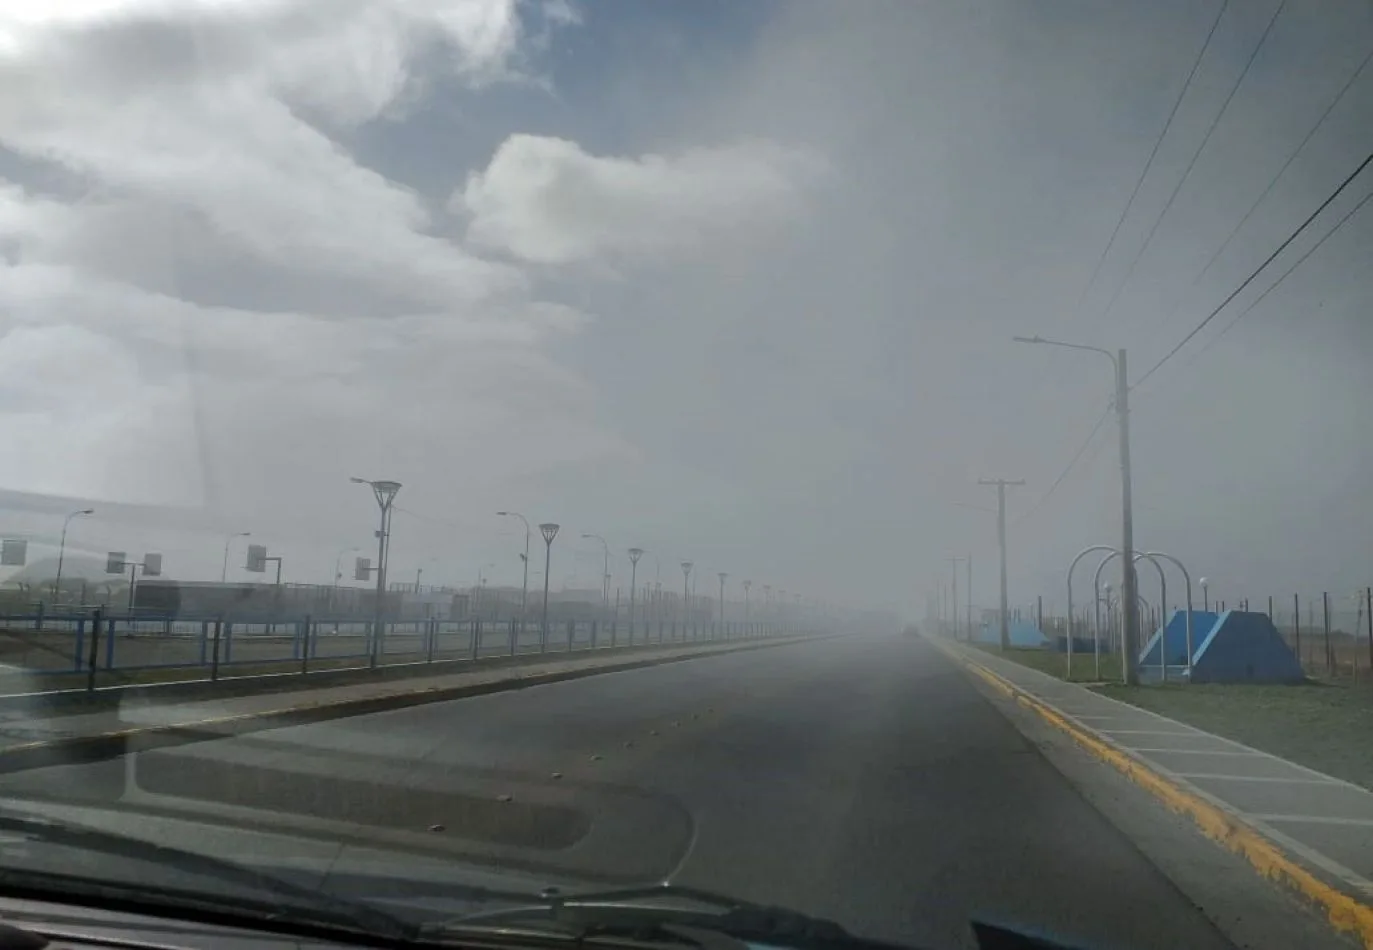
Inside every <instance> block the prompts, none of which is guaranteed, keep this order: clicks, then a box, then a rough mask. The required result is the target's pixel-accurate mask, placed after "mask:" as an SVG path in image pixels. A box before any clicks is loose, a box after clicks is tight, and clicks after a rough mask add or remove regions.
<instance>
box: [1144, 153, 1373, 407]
mask: <svg viewBox="0 0 1373 950" xmlns="http://www.w3.org/2000/svg"><path fill="white" fill-rule="evenodd" d="M1370 163H1373V152H1370V153H1369V155H1368V157H1367V158H1365V159H1364V160H1363V161H1362V162H1360V163H1359V167H1358V168H1356V169H1354V170H1353V171H1352V172H1350V173H1349V177H1347V178H1345V180H1344V181H1342V182H1340V186H1339V187H1338V188H1336V189H1335V190H1334V191H1332V192H1331V193H1330V197H1328V198H1326V199H1325V200H1324V201H1322V202H1321V204H1320V207H1318V208H1317V209H1316V210H1315V211H1313V212H1311V214H1309V215H1308V216H1307V218H1306V220H1305V221H1303V222H1302V223H1301V225H1300V226H1299V227H1298V228H1297V229H1296V230H1295V231H1293V232H1292V233H1291V234H1289V235H1288V236H1287V240H1285V241H1283V242H1282V243H1281V244H1279V245H1278V247H1277V249H1276V250H1275V251H1273V253H1272V254H1269V255H1268V256H1267V257H1266V258H1264V259H1263V263H1261V264H1260V265H1259V266H1258V267H1256V268H1254V271H1253V273H1251V274H1250V275H1249V276H1248V277H1246V278H1244V282H1243V283H1242V284H1240V285H1239V286H1238V287H1236V288H1235V289H1234V290H1232V291H1231V292H1230V294H1229V296H1227V297H1226V298H1225V299H1224V300H1222V301H1221V302H1220V303H1219V304H1217V305H1216V308H1215V309H1214V310H1212V311H1211V312H1210V313H1208V314H1207V315H1206V317H1205V318H1204V319H1203V320H1202V321H1201V322H1200V323H1198V324H1197V325H1196V326H1195V327H1193V328H1192V332H1190V333H1188V334H1187V335H1186V336H1185V337H1183V338H1182V339H1181V340H1179V341H1178V343H1177V345H1176V346H1174V347H1173V348H1172V349H1171V350H1169V351H1168V352H1167V353H1166V354H1165V355H1164V357H1163V359H1161V360H1159V361H1158V362H1157V363H1155V364H1154V365H1153V366H1152V367H1150V369H1149V371H1148V372H1147V373H1145V374H1144V375H1143V376H1141V377H1140V378H1139V380H1138V381H1137V382H1136V383H1135V385H1134V386H1133V387H1131V388H1132V389H1133V388H1138V387H1139V386H1140V385H1141V384H1142V383H1143V382H1144V381H1145V380H1147V379H1148V378H1149V377H1150V376H1152V375H1154V374H1155V373H1157V372H1158V371H1159V368H1160V367H1162V366H1163V364H1164V363H1167V362H1168V361H1169V360H1170V359H1172V358H1173V357H1174V356H1175V355H1177V352H1178V350H1180V349H1182V348H1183V347H1184V346H1186V345H1187V344H1188V343H1190V342H1191V340H1192V338H1193V337H1195V336H1196V335H1197V334H1198V333H1200V332H1201V331H1202V330H1203V329H1204V328H1205V327H1206V325H1207V324H1208V323H1210V322H1211V321H1212V320H1214V319H1215V317H1216V314H1218V313H1220V312H1221V311H1222V310H1224V309H1225V307H1226V305H1227V304H1229V303H1230V301H1232V300H1234V299H1235V298H1236V297H1238V296H1239V295H1240V292H1241V291H1243V290H1244V288H1246V287H1248V286H1249V285H1250V284H1251V283H1253V282H1254V278H1256V277H1258V276H1259V274H1260V273H1262V272H1263V269H1264V268H1266V267H1267V266H1268V265H1269V264H1271V263H1273V261H1274V259H1275V258H1277V256H1278V255H1279V254H1281V253H1282V252H1283V251H1285V250H1286V249H1287V247H1288V245H1290V244H1291V243H1292V242H1293V241H1295V240H1296V239H1297V237H1298V236H1299V235H1300V234H1301V233H1302V232H1303V231H1305V230H1306V229H1307V227H1309V226H1310V224H1311V222H1312V221H1314V220H1316V218H1317V216H1318V215H1320V213H1321V212H1322V211H1324V210H1325V209H1326V208H1328V207H1329V206H1330V203H1331V202H1332V201H1334V200H1335V199H1336V198H1338V197H1339V196H1340V195H1341V194H1342V193H1343V192H1344V190H1345V188H1347V187H1349V184H1350V182H1352V181H1353V180H1354V179H1355V178H1357V177H1359V173H1360V172H1362V171H1363V170H1364V169H1365V168H1367V167H1368V166H1369V164H1370ZM1364 200H1365V201H1367V200H1368V199H1367V198H1365V199H1364ZM1358 207H1362V202H1360V204H1359V206H1358ZM1355 210H1358V208H1357V207H1356V208H1355ZM1347 219H1348V216H1346V217H1345V219H1343V220H1341V222H1340V223H1341V224H1343V223H1344V220H1347ZM1336 227H1337V228H1338V227H1339V225H1336ZM1331 233H1334V231H1333V230H1332V231H1331ZM1326 237H1329V235H1328V234H1327V235H1326ZM1323 240H1324V238H1323V239H1322V241H1323ZM1316 246H1317V247H1319V246H1320V244H1319V243H1318V244H1317V245H1316ZM1308 254H1309V252H1308ZM1304 259H1305V258H1303V260H1304ZM1298 263H1300V261H1298ZM1288 273H1291V271H1290V270H1289V271H1288ZM1283 276H1286V274H1284V275H1283ZM1281 279H1282V278H1279V280H1281ZM1275 286H1276V285H1275Z"/></svg>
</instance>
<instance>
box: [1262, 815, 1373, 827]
mask: <svg viewBox="0 0 1373 950" xmlns="http://www.w3.org/2000/svg"><path fill="white" fill-rule="evenodd" d="M1250 817H1252V818H1255V819H1257V820H1258V821H1279V822H1281V821H1286V822H1298V823H1302V824H1308V825H1350V826H1353V827H1356V828H1373V818H1336V817H1334V816H1333V815H1251V816H1250Z"/></svg>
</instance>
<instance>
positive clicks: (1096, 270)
mask: <svg viewBox="0 0 1373 950" xmlns="http://www.w3.org/2000/svg"><path fill="white" fill-rule="evenodd" d="M1229 8H1230V0H1224V2H1223V3H1222V4H1221V5H1220V11H1219V12H1218V13H1217V14H1216V18H1215V19H1214V20H1212V21H1211V29H1210V30H1208V31H1207V33H1206V40H1205V42H1203V43H1202V44H1201V49H1200V50H1199V51H1198V52H1197V58H1196V60H1195V61H1193V63H1192V69H1191V71H1190V72H1189V73H1188V74H1187V81H1186V82H1184V83H1183V84H1182V90H1181V91H1180V92H1179V93H1178V97H1177V98H1176V99H1175V100H1173V108H1172V109H1170V110H1169V112H1168V118H1167V120H1166V121H1165V122H1164V123H1163V130H1162V131H1161V132H1159V134H1158V138H1157V139H1155V140H1154V147H1153V149H1152V150H1151V151H1150V152H1149V159H1148V161H1146V162H1145V163H1144V170H1143V171H1141V172H1140V173H1139V179H1138V180H1137V181H1136V182H1135V187H1134V189H1133V190H1132V191H1131V192H1130V198H1129V200H1127V201H1126V202H1125V207H1124V208H1122V209H1121V211H1120V217H1119V218H1117V219H1116V226H1115V228H1113V229H1112V231H1111V237H1110V239H1109V240H1107V242H1106V246H1105V247H1103V248H1102V249H1101V256H1100V257H1098V258H1097V260H1096V266H1094V267H1093V268H1092V276H1091V277H1090V278H1088V280H1087V284H1086V286H1084V287H1083V288H1082V294H1081V296H1079V297H1078V300H1077V306H1076V308H1075V310H1076V311H1078V312H1079V314H1080V313H1081V310H1082V304H1083V302H1084V301H1085V300H1086V299H1087V294H1088V293H1089V292H1090V291H1091V289H1092V287H1093V286H1095V284H1096V279H1097V277H1098V276H1099V275H1100V274H1101V266H1102V264H1104V263H1105V262H1106V256H1107V255H1108V254H1110V253H1111V248H1112V247H1114V246H1115V243H1116V238H1117V237H1118V236H1119V235H1120V229H1121V226H1122V225H1124V224H1125V219H1126V217H1127V216H1128V215H1129V214H1130V209H1131V208H1133V207H1134V204H1135V198H1136V197H1138V196H1139V190H1140V188H1142V187H1143V186H1144V179H1145V178H1147V177H1148V176H1149V169H1151V168H1153V167H1154V159H1155V158H1156V157H1158V151H1159V148H1160V147H1161V146H1162V145H1163V140H1164V139H1165V138H1166V137H1167V136H1168V130H1169V129H1170V128H1172V127H1173V119H1174V117H1175V116H1176V115H1177V114H1178V108H1179V107H1180V106H1181V105H1182V100H1183V99H1185V98H1187V91H1188V90H1189V89H1191V88H1192V80H1194V79H1195V78H1196V75H1197V70H1198V68H1200V66H1201V61H1202V60H1203V59H1204V58H1205V57H1206V51H1207V50H1208V49H1210V48H1211V39H1212V38H1213V37H1214V36H1215V35H1216V27H1218V26H1220V21H1221V18H1222V17H1223V16H1225V11H1226V10H1228V9H1229Z"/></svg>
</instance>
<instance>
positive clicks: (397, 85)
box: [0, 0, 633, 570]
mask: <svg viewBox="0 0 1373 950" xmlns="http://www.w3.org/2000/svg"><path fill="white" fill-rule="evenodd" d="M520 9H521V5H520V4H519V3H517V2H516V0H411V2H408V3H393V2H381V0H334V2H331V3H329V4H318V3H311V2H305V0H245V2H239V3H235V4H224V3H215V2H210V0H161V2H156V3H117V2H112V0H106V2H94V0H87V2H82V3H78V2H68V3H48V4H28V3H10V2H6V0H0V367H2V368H3V371H4V379H3V385H0V444H4V445H6V446H8V447H9V450H8V451H7V452H6V457H5V461H4V464H3V465H0V489H7V490H10V491H20V492H32V493H37V494H44V495H63V496H72V497H80V498H88V499H92V500H100V501H107V502H120V503H125V504H147V505H163V506H178V505H179V506H192V507H194V506H203V508H204V509H205V510H207V511H211V512H213V513H214V515H215V516H216V517H220V518H223V519H225V520H226V521H232V522H235V523H239V522H242V521H253V522H254V523H256V524H258V525H261V524H262V523H264V522H270V523H272V524H273V525H275V526H276V528H277V530H278V531H279V532H280V533H281V535H282V536H283V537H285V536H288V535H291V534H293V533H294V535H295V536H296V537H297V538H306V539H308V540H309V541H314V540H317V539H318V538H319V537H321V536H322V535H323V536H327V540H328V541H330V542H332V536H333V535H335V534H338V535H342V536H345V537H347V536H350V535H351V532H353V531H354V530H355V528H356V526H352V525H348V524H343V523H340V521H339V518H338V516H337V512H338V510H339V507H340V505H347V504H348V502H349V501H350V500H352V488H350V486H349V485H348V483H347V476H348V475H351V474H358V473H361V474H366V475H371V476H374V477H381V476H382V475H384V476H385V477H397V478H400V479H402V480H403V481H405V482H406V484H407V486H408V487H407V492H406V495H407V498H408V499H409V501H410V503H411V504H412V505H416V506H417V507H419V508H421V509H423V508H426V507H428V509H429V510H431V511H443V510H447V509H449V508H451V507H452V506H454V505H455V504H456V500H457V496H456V495H455V494H454V493H453V492H452V491H451V489H450V487H449V485H448V481H449V477H450V474H451V473H458V472H462V473H463V474H462V483H463V488H464V492H465V497H468V498H470V497H474V496H477V497H480V496H481V494H482V493H483V492H495V491H498V490H500V489H502V488H508V487H510V486H511V485H516V484H519V483H520V480H521V479H533V478H537V477H538V476H539V475H540V473H543V472H545V471H547V470H549V469H550V468H560V467H561V468H564V469H567V468H568V467H573V468H575V467H576V466H580V465H593V464H599V463H602V462H605V461H607V460H624V459H626V458H631V457H632V455H633V450H632V449H631V448H630V447H629V446H628V445H627V444H626V443H624V442H623V441H622V440H621V439H620V438H619V437H618V436H617V435H616V434H615V433H614V432H611V431H607V430H606V429H605V428H603V427H602V426H601V424H600V423H599V421H598V420H597V419H596V414H595V406H594V394H593V392H592V390H591V389H590V387H589V386H588V385H587V383H586V382H585V381H584V380H583V379H581V378H580V377H579V376H578V375H577V374H576V373H574V372H571V371H569V370H568V369H567V368H566V367H564V366H562V365H561V364H559V363H558V362H557V361H556V360H555V359H554V358H553V357H552V356H551V355H550V354H549V352H547V350H548V348H549V347H550V345H551V344H552V342H553V341H555V340H558V339H561V338H564V337H566V336H568V335H569V334H575V333H579V332H582V331H583V330H584V329H585V328H586V327H587V326H588V325H589V324H590V322H591V317H590V316H589V315H587V314H585V313H583V312H581V311H579V310H578V309H576V308H573V307H570V306H567V305H565V304H561V303H557V302H552V301H547V300H541V299H539V298H538V297H537V296H536V295H535V294H534V293H533V292H532V290H531V287H530V282H529V280H528V279H527V278H526V276H525V274H524V273H523V272H522V271H521V270H520V268H519V267H517V266H515V265H513V264H511V263H509V262H498V261H492V260H489V259H486V258H484V257H483V256H481V255H480V254H478V253H475V252H473V251H471V250H469V249H468V248H466V247H464V246H463V245H462V244H461V243H460V242H457V241H455V240H453V239H452V238H451V237H450V236H448V235H445V234H443V233H442V228H440V227H436V226H435V221H434V215H433V214H432V210H433V208H435V207H436V206H437V204H438V203H437V202H435V201H434V200H433V198H432V197H430V196H426V195H424V194H421V193H418V192H416V191H414V190H412V189H411V188H408V187H406V186H405V185H403V184H401V183H400V182H398V181H397V180H395V178H394V177H392V176H389V175H388V173H387V171H386V170H385V169H384V168H374V167H371V166H370V165H368V164H365V163H364V162H363V161H362V160H361V158H360V157H359V155H358V154H357V153H355V152H354V151H353V149H352V148H350V146H349V143H350V141H351V139H350V134H351V131H352V130H354V129H355V128H356V127H358V126H360V125H364V124H368V123H375V124H379V125H382V126H385V125H387V124H388V123H393V122H396V121H398V120H399V119H401V118H403V114H404V111H405V110H406V109H408V108H409V107H410V105H411V104H412V102H413V100H414V98H415V97H417V96H422V95H424V94H426V92H427V89H428V86H429V84H431V83H447V84H448V88H450V89H459V90H474V89H478V88H482V87H484V86H486V85H489V84H490V83H493V82H500V81H504V80H507V79H514V80H519V79H520V78H521V76H520V73H521V70H522V68H523V52H522V45H521V40H522V35H523V33H522V25H521V22H520V19H519V16H518V14H519V11H520ZM560 11H561V12H560ZM565 13H567V11H566V10H563V8H561V7H559V6H558V5H556V4H555V5H553V6H551V7H550V8H549V9H548V10H545V11H543V14H544V15H543V19H542V20H541V22H540V23H539V24H538V26H539V29H540V31H541V32H540V37H541V41H542V38H546V37H547V35H548V34H549V33H550V31H553V30H556V29H558V28H561V27H562V26H568V25H572V24H574V23H575V17H573V16H571V15H570V14H569V15H564V14H565ZM440 217H441V218H442V217H443V216H442V215H440ZM442 223H443V222H442V221H440V224H442ZM435 473H442V474H440V475H438V476H436V475H435ZM356 507H357V510H358V512H359V514H360V516H366V515H367V510H366V508H365V506H356ZM187 517H188V518H190V517H191V516H190V514H189V513H188V515H187ZM364 520H365V518H364ZM188 523H189V522H188ZM177 570H185V567H184V565H183V566H179V567H178V568H177Z"/></svg>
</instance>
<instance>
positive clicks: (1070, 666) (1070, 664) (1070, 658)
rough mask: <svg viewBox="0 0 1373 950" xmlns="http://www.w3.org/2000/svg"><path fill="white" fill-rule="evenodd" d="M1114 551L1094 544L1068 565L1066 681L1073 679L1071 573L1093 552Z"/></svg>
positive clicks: (1111, 548)
mask: <svg viewBox="0 0 1373 950" xmlns="http://www.w3.org/2000/svg"><path fill="white" fill-rule="evenodd" d="M1115 550H1116V549H1115V548H1113V547H1111V545H1109V544H1094V545H1092V546H1091V547H1089V548H1084V549H1083V550H1082V551H1079V552H1078V555H1077V557H1075V558H1073V562H1072V563H1071V564H1069V565H1068V674H1067V675H1068V679H1072V678H1073V571H1074V570H1076V569H1077V565H1078V562H1079V561H1081V560H1082V559H1083V558H1084V557H1086V556H1087V555H1089V554H1091V553H1092V552H1093V551H1115ZM1117 553H1119V552H1117Z"/></svg>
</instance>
